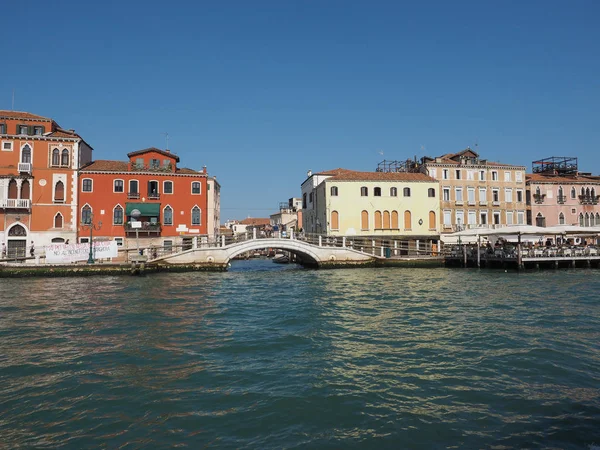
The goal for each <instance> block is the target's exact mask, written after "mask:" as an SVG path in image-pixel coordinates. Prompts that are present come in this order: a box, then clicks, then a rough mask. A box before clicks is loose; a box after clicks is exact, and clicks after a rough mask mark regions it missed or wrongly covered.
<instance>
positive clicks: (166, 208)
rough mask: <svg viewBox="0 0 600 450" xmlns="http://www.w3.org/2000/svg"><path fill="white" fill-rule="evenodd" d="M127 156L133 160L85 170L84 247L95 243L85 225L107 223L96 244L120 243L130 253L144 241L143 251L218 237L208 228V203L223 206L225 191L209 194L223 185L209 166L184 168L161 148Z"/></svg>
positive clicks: (82, 172)
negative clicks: (98, 242)
mask: <svg viewBox="0 0 600 450" xmlns="http://www.w3.org/2000/svg"><path fill="white" fill-rule="evenodd" d="M127 156H128V158H129V160H128V161H106V160H104V161H103V160H99V161H94V162H92V163H90V164H88V165H87V166H85V167H83V168H81V170H80V171H79V189H78V190H79V210H78V217H79V242H89V235H90V229H89V227H86V226H85V224H88V223H90V221H91V222H92V223H93V224H94V225H96V224H98V222H102V225H101V227H100V228H99V229H98V230H96V231H94V232H93V238H94V240H95V239H99V240H107V239H109V240H116V241H117V244H118V245H119V246H122V247H126V248H135V247H136V245H137V244H138V242H139V245H140V246H141V247H147V246H150V245H157V246H167V247H169V246H178V245H184V246H187V245H189V246H191V245H192V240H193V238H194V237H198V236H202V237H209V236H210V235H211V234H214V226H213V225H212V224H211V225H210V226H209V225H208V223H207V222H208V220H209V216H211V214H209V210H208V208H209V200H208V199H209V197H211V199H212V201H211V205H214V204H219V202H218V201H216V200H214V198H215V196H216V197H217V200H218V197H219V196H220V192H214V193H213V192H211V193H210V196H209V192H208V190H209V189H211V187H212V189H213V190H214V191H218V187H219V185H218V183H216V181H214V179H213V178H210V177H209V176H208V175H207V173H206V167H204V169H203V170H202V171H201V172H198V171H195V170H191V169H186V168H180V167H178V163H179V157H178V156H177V155H175V154H174V153H171V152H170V151H169V150H161V149H158V148H147V149H144V150H138V151H134V152H131V153H129V154H128V155H127ZM213 208H214V206H213ZM136 210H137V211H136ZM136 213H138V214H139V216H138V217H137V220H136V217H135V216H136ZM210 213H212V215H213V216H214V214H215V213H216V216H217V217H218V215H219V214H218V211H217V212H215V211H210ZM137 222H141V228H137V226H138V224H137ZM136 230H137V236H138V237H137V238H136Z"/></svg>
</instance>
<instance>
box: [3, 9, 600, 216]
mask: <svg viewBox="0 0 600 450" xmlns="http://www.w3.org/2000/svg"><path fill="white" fill-rule="evenodd" d="M24 8H25V9H24ZM24 12H25V14H26V20H22V19H23V17H24V16H23V13H24ZM2 15H3V17H4V18H5V20H3V21H2V26H1V27H0V42H2V43H3V48H4V57H3V62H2V63H1V67H2V68H1V70H0V109H10V108H11V97H12V90H13V88H14V89H15V92H16V95H15V109H16V110H20V111H29V112H32V113H35V114H41V115H45V116H49V117H52V118H53V119H55V120H56V121H57V122H58V123H59V124H60V125H61V126H63V127H65V128H75V129H76V130H77V132H79V133H80V134H81V135H82V136H83V137H84V139H86V140H87V141H88V142H89V143H90V144H91V145H92V146H93V147H94V157H95V159H118V160H125V159H126V154H127V153H128V152H130V151H133V150H137V149H141V148H145V147H149V146H156V147H161V148H164V147H165V145H166V143H165V136H164V134H163V133H165V132H168V133H169V136H170V145H169V147H170V148H171V150H172V151H173V152H175V153H177V154H178V155H179V156H180V158H181V165H182V166H185V167H190V168H193V169H201V168H202V166H203V165H207V167H208V171H209V173H210V174H211V175H216V176H217V179H218V180H219V182H220V183H221V185H222V203H221V204H222V211H221V217H222V221H225V220H227V219H230V218H231V219H233V218H237V219H243V218H245V217H248V216H252V217H266V216H268V215H269V214H270V213H273V212H275V211H276V210H277V208H278V204H279V202H281V201H287V199H288V198H289V197H293V196H299V194H300V184H301V183H302V181H304V179H305V177H306V172H307V170H309V169H311V170H313V171H320V170H326V169H331V168H335V167H344V168H348V169H354V170H374V169H375V168H376V167H377V163H378V162H379V161H381V160H382V159H388V160H394V159H406V158H409V157H414V156H417V157H421V156H424V155H430V156H435V155H440V154H443V153H448V152H455V151H459V150H462V149H464V148H465V147H467V146H471V147H472V148H473V147H474V146H475V144H478V147H477V149H478V151H479V153H480V154H481V156H482V157H484V158H487V159H489V160H493V161H503V162H507V163H514V164H523V165H525V166H527V167H528V168H530V167H531V161H532V160H534V159H538V158H542V157H546V156H577V157H579V166H580V170H584V171H590V172H593V173H595V174H599V173H600V160H599V158H598V149H599V148H600V126H599V124H598V118H599V108H600V76H599V74H600V58H598V54H599V47H600V27H598V26H597V24H598V18H599V16H600V2H597V1H577V0H575V1H572V2H565V1H560V2H559V1H551V0H550V1H514V2H512V1H503V2H491V1H454V2H449V1H439V2H437V1H424V2H400V1H393V2H392V1H390V2H377V1H370V2H366V1H360V2H359V1H326V0H324V1H319V2H317V1H309V0H305V1H285V0H284V1H281V0H279V1H252V2H250V1H229V2H204V1H190V2H180V1H171V2H164V1H163V2H158V1H150V0H146V1H118V2H112V1H102V2H84V1H56V2H48V1H45V2H29V3H28V4H27V7H24V6H23V5H21V4H19V3H18V2H8V3H6V4H4V5H3V6H2ZM8 18H12V19H11V20H7V19H8ZM13 19H14V20H13ZM382 153H383V154H382Z"/></svg>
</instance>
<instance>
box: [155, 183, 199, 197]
mask: <svg viewBox="0 0 600 450" xmlns="http://www.w3.org/2000/svg"><path fill="white" fill-rule="evenodd" d="M167 183H171V192H166V190H165V185H166V184H167ZM200 190H202V184H201V185H200ZM162 193H163V194H165V195H173V194H174V193H175V183H173V181H171V180H165V181H163V191H162Z"/></svg>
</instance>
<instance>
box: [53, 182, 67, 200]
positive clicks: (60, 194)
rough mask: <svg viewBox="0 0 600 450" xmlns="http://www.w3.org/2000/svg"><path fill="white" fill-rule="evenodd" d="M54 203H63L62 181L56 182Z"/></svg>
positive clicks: (63, 190)
mask: <svg viewBox="0 0 600 450" xmlns="http://www.w3.org/2000/svg"><path fill="white" fill-rule="evenodd" d="M54 201H55V202H64V201H65V185H64V184H63V182H62V181H57V182H56V185H55V186H54Z"/></svg>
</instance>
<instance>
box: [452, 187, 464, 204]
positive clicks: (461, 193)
mask: <svg viewBox="0 0 600 450" xmlns="http://www.w3.org/2000/svg"><path fill="white" fill-rule="evenodd" d="M459 193H460V196H459V195H458V194H459ZM458 197H460V198H458ZM454 198H455V199H456V200H455V201H456V202H457V203H458V202H464V201H465V200H464V197H463V189H462V188H461V187H456V188H454Z"/></svg>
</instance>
